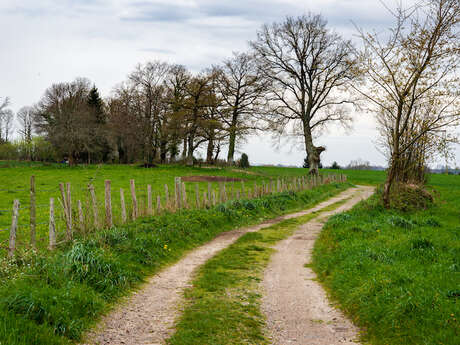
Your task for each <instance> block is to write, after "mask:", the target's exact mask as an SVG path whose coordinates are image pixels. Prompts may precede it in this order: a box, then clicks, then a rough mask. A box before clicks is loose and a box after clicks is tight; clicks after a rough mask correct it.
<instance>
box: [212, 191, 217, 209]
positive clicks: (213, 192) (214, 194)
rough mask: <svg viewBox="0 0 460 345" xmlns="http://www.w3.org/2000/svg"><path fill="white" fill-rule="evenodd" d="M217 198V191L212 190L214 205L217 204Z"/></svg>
mask: <svg viewBox="0 0 460 345" xmlns="http://www.w3.org/2000/svg"><path fill="white" fill-rule="evenodd" d="M216 204H217V200H216V191H215V190H213V191H212V206H216Z"/></svg>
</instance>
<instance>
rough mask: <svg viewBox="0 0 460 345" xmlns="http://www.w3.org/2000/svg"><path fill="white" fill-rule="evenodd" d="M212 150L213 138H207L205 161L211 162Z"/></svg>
mask: <svg viewBox="0 0 460 345" xmlns="http://www.w3.org/2000/svg"><path fill="white" fill-rule="evenodd" d="M213 152H214V140H213V138H209V140H208V148H207V150H206V163H208V164H212V163H213V158H212V153H213Z"/></svg>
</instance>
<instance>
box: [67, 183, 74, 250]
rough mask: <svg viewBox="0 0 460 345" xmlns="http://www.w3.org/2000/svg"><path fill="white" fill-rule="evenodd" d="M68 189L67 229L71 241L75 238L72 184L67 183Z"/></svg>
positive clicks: (68, 238)
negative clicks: (73, 231)
mask: <svg viewBox="0 0 460 345" xmlns="http://www.w3.org/2000/svg"><path fill="white" fill-rule="evenodd" d="M65 187H66V193H67V212H68V214H69V226H68V228H67V230H68V233H67V234H66V235H67V240H68V241H70V240H71V239H72V237H73V234H72V227H73V225H72V198H71V191H70V182H67V183H66V184H65Z"/></svg>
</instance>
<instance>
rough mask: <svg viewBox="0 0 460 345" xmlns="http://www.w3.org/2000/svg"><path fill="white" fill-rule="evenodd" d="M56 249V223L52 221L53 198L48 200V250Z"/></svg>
mask: <svg viewBox="0 0 460 345" xmlns="http://www.w3.org/2000/svg"><path fill="white" fill-rule="evenodd" d="M55 247H56V223H55V221H54V198H50V222H49V249H50V250H53V249H54V248H55Z"/></svg>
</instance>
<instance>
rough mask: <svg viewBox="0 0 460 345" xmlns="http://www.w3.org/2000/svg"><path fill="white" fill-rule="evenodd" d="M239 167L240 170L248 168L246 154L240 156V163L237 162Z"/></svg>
mask: <svg viewBox="0 0 460 345" xmlns="http://www.w3.org/2000/svg"><path fill="white" fill-rule="evenodd" d="M239 163H240V164H239V166H240V168H249V166H250V165H249V158H248V155H247V154H246V153H243V154H242V155H241V159H240V162H239Z"/></svg>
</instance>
